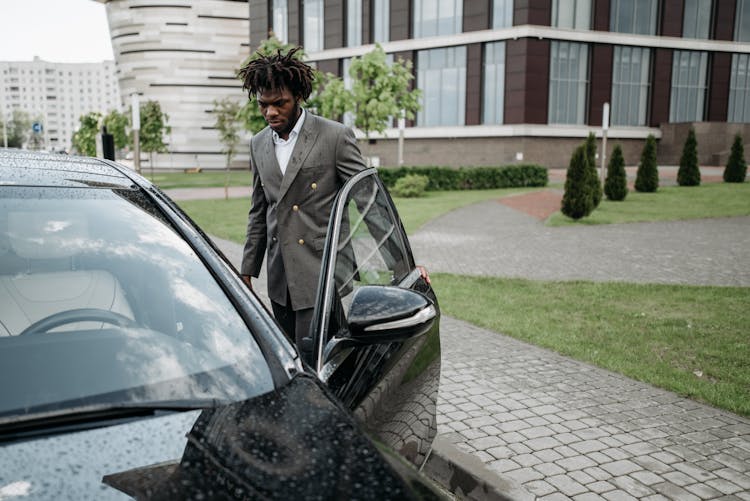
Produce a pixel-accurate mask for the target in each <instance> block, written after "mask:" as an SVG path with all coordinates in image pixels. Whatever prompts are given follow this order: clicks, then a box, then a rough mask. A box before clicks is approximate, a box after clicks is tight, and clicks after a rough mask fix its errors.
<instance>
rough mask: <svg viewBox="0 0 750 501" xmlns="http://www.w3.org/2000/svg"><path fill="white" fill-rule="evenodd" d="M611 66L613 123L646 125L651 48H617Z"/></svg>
mask: <svg viewBox="0 0 750 501" xmlns="http://www.w3.org/2000/svg"><path fill="white" fill-rule="evenodd" d="M612 66H613V68H612V114H611V117H612V118H611V122H612V125H646V106H647V104H648V90H649V78H648V76H649V71H650V68H651V52H650V50H649V49H645V48H641V47H621V46H618V47H615V53H614V62H613V63H612Z"/></svg>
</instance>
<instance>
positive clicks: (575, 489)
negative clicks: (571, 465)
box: [545, 475, 588, 497]
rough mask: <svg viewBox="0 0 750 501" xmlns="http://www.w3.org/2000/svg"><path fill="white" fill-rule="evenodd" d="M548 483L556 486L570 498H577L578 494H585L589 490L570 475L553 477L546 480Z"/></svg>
mask: <svg viewBox="0 0 750 501" xmlns="http://www.w3.org/2000/svg"><path fill="white" fill-rule="evenodd" d="M545 480H546V481H547V483H549V484H551V485H554V486H555V487H557V489H558V490H559V491H560V492H562V493H563V494H565V495H566V496H568V497H571V496H575V495H576V494H583V493H584V492H587V491H588V489H586V487H584V486H583V485H581V484H579V483H578V482H576V481H575V480H573V479H572V478H570V477H569V476H568V475H553V476H551V477H547V478H546V479H545Z"/></svg>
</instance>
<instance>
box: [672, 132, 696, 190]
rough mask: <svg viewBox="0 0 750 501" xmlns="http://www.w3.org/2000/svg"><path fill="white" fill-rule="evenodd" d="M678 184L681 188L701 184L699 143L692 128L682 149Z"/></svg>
mask: <svg viewBox="0 0 750 501" xmlns="http://www.w3.org/2000/svg"><path fill="white" fill-rule="evenodd" d="M677 184H679V185H680V186H698V185H699V184H701V171H700V168H699V167H698V141H696V139H695V129H693V128H692V127H690V131H689V132H688V136H687V139H685V145H684V146H683V147H682V156H681V157H680V168H679V169H677Z"/></svg>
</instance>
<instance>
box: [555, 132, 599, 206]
mask: <svg viewBox="0 0 750 501" xmlns="http://www.w3.org/2000/svg"><path fill="white" fill-rule="evenodd" d="M588 163H589V161H588V156H587V154H586V146H585V145H581V146H579V147H578V148H576V150H575V152H574V153H573V156H571V158H570V165H569V166H568V171H567V174H566V176H565V193H564V194H563V199H562V206H561V210H562V213H563V214H565V215H566V216H568V217H570V218H573V219H580V218H582V217H585V216H588V215H589V214H591V211H593V210H594V199H593V195H592V193H591V182H590V179H589V175H588V170H589V165H588Z"/></svg>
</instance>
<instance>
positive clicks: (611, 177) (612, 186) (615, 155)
mask: <svg viewBox="0 0 750 501" xmlns="http://www.w3.org/2000/svg"><path fill="white" fill-rule="evenodd" d="M604 193H605V194H606V195H607V199H609V200H612V201H621V200H625V197H626V196H627V195H628V177H627V174H626V173H625V159H624V158H623V156H622V148H621V147H620V145H619V144H618V145H615V147H614V149H613V150H612V158H610V159H609V163H608V164H607V179H606V180H605V181H604Z"/></svg>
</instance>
